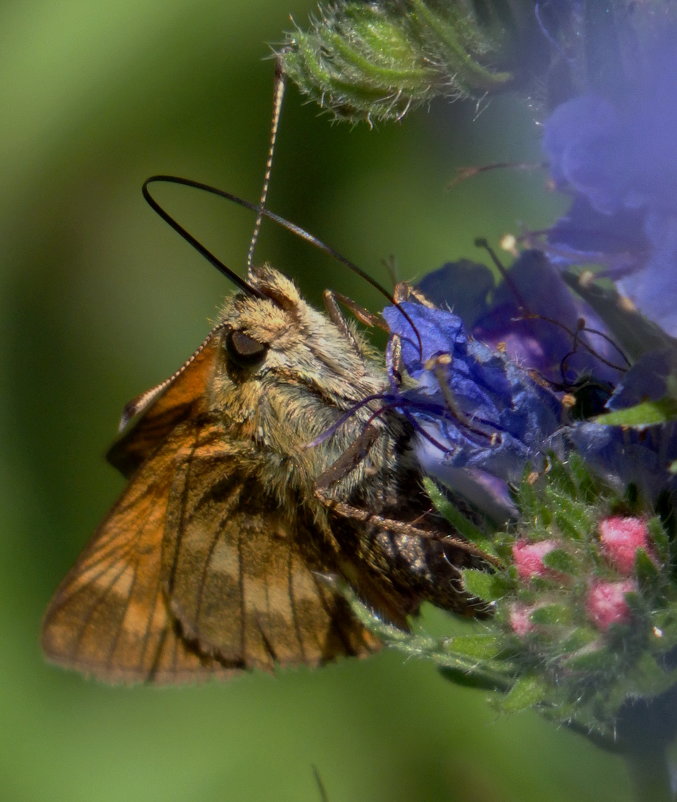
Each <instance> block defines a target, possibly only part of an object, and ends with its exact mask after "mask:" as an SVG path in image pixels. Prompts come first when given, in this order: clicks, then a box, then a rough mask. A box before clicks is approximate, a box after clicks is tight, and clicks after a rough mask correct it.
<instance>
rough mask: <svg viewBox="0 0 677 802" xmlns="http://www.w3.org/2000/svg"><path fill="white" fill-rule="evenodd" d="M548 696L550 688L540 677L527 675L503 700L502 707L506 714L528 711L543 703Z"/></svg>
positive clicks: (515, 683) (517, 682)
mask: <svg viewBox="0 0 677 802" xmlns="http://www.w3.org/2000/svg"><path fill="white" fill-rule="evenodd" d="M547 695H548V686H547V685H546V684H545V682H543V680H542V679H541V678H540V677H536V676H534V675H529V674H527V675H525V676H522V677H520V678H519V679H518V680H516V682H514V683H513V686H512V688H510V690H509V691H508V693H507V694H506V696H505V697H504V698H503V699H502V700H501V703H500V707H501V710H504V711H505V712H506V713H517V712H519V711H520V710H527V709H528V708H530V707H534V705H537V704H538V703H539V702H542V701H543V700H544V699H545V698H546V697H547Z"/></svg>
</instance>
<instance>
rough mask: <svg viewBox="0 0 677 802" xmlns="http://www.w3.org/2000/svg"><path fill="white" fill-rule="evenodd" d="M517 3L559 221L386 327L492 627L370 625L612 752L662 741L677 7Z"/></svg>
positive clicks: (432, 288)
mask: <svg viewBox="0 0 677 802" xmlns="http://www.w3.org/2000/svg"><path fill="white" fill-rule="evenodd" d="M347 5H348V7H353V6H354V5H355V4H350V3H349V4H347ZM382 5H383V4H380V3H378V2H375V3H371V4H369V8H370V13H373V14H378V13H380V11H378V9H380V8H381V6H382ZM400 5H401V9H402V13H403V14H405V11H404V9H406V14H410V13H411V8H413V5H412V6H411V7H410V6H409V5H408V4H407V3H403V4H398V7H399V6H400ZM415 5H416V9H417V13H418V14H419V18H420V19H423V16H421V14H422V12H421V9H424V8H425V7H427V6H434V8H435V9H436V13H440V14H441V13H443V12H442V9H447V12H449V9H451V8H453V9H455V11H454V12H453V13H451V12H449V13H447V12H444V13H445V20H446V23H448V25H449V26H451V28H452V29H453V27H454V24H455V18H456V16H459V15H460V14H461V12H460V11H459V10H458V9H459V8H460V5H461V4H455V3H453V2H448V3H427V2H424V0H420V2H417V3H416V4H415ZM467 5H468V7H469V8H473V9H474V8H475V5H476V4H474V3H473V2H472V1H471V2H469V3H468V4H467ZM509 5H510V9H511V12H512V13H514V15H515V17H514V19H513V22H514V29H515V31H516V33H515V37H516V39H515V41H516V42H517V40H518V39H519V38H520V37H522V41H524V39H523V37H524V36H527V35H528V36H529V37H531V38H530V39H529V41H530V43H531V47H530V48H529V59H530V61H529V63H527V62H526V60H525V62H524V63H523V64H521V65H520V64H519V59H517V60H516V61H512V62H511V64H510V69H511V73H510V75H511V78H513V79H515V81H516V82H517V78H519V79H520V80H521V82H522V87H525V88H526V90H527V92H528V94H529V96H530V100H531V101H532V104H535V99H536V98H538V97H540V99H541V101H542V105H541V112H540V114H541V121H542V122H543V131H544V135H543V150H544V154H545V157H546V159H547V162H548V169H549V173H550V182H549V183H550V184H551V186H552V187H553V188H554V189H555V190H556V191H559V192H562V193H565V194H566V195H567V196H568V197H569V198H570V206H569V209H568V211H567V213H566V214H565V216H564V217H562V218H561V219H559V220H553V222H552V226H551V227H550V228H549V230H548V231H547V232H546V233H545V235H544V236H542V237H541V238H540V239H537V238H536V237H534V236H531V235H530V236H528V237H526V238H524V237H523V238H522V239H521V240H518V241H521V242H522V243H525V244H526V245H528V246H529V247H528V249H525V250H523V251H522V252H518V253H517V254H516V256H515V259H514V263H513V264H512V265H511V266H510V267H509V268H508V269H505V268H503V266H502V265H500V262H499V261H498V259H496V258H495V256H494V255H493V252H491V251H490V253H491V256H492V261H493V262H494V263H495V265H496V266H497V267H498V268H499V269H498V271H497V275H498V278H496V277H495V274H494V273H493V272H492V271H490V270H489V269H488V268H486V267H484V266H482V265H478V264H476V263H473V262H469V261H465V260H462V261H459V262H455V263H451V264H447V265H445V266H443V267H442V268H440V269H438V270H437V271H435V272H434V273H431V274H430V275H428V276H426V277H425V278H424V279H423V280H422V281H421V282H420V284H419V286H418V290H417V292H416V293H414V294H413V297H414V298H416V299H417V300H412V301H407V302H404V303H402V304H400V305H399V306H393V307H390V308H388V309H386V310H385V312H384V317H385V319H386V322H387V324H388V326H389V328H390V331H391V334H392V340H391V343H390V347H389V352H388V357H387V363H388V365H389V370H390V375H391V384H392V396H393V400H392V405H393V406H394V407H396V408H397V409H398V410H399V412H400V413H401V414H402V415H403V416H405V417H406V418H407V419H408V420H409V421H410V423H411V425H412V427H413V429H414V431H415V432H416V444H417V445H416V449H417V455H418V458H419V460H420V463H421V465H422V466H423V468H424V470H425V472H426V473H427V474H428V476H429V477H430V478H431V481H430V482H429V483H428V485H427V486H428V488H429V492H430V494H431V498H432V499H433V501H434V502H435V504H436V506H438V508H439V509H440V510H441V511H443V510H444V508H445V505H448V504H449V498H451V499H452V500H453V499H456V498H459V497H462V499H463V504H462V505H461V507H462V509H464V510H467V509H468V507H469V506H470V508H472V507H474V509H475V513H474V517H473V515H471V517H472V521H471V523H470V525H469V526H468V527H466V529H465V530H464V534H467V533H468V532H472V531H480V530H481V538H480V539H478V544H479V542H480V540H481V543H482V548H486V550H487V553H488V554H489V555H490V556H491V561H490V562H491V565H492V566H493V567H492V569H491V570H488V571H486V572H482V571H479V570H477V569H475V568H473V569H467V570H464V571H463V572H462V574H463V581H464V583H465V587H466V589H467V590H468V592H470V593H472V594H474V595H476V596H478V597H479V598H481V599H484V600H485V601H486V602H488V603H489V604H490V605H491V607H492V609H493V610H494V612H495V615H494V617H493V619H492V620H490V621H489V622H486V623H483V624H482V625H481V627H482V629H481V631H478V634H477V636H476V638H474V639H473V638H470V639H468V637H465V638H464V639H460V640H459V639H457V638H450V639H448V640H447V641H444V642H437V643H433V642H432V641H430V640H425V638H423V639H422V636H407V637H405V636H403V635H402V633H392V632H391V633H390V634H389V633H388V632H387V631H386V630H385V629H384V628H383V627H381V628H380V629H379V624H378V622H376V621H373V620H372V621H371V625H373V626H374V627H375V628H376V629H377V630H379V632H380V634H381V635H382V636H383V637H385V638H386V639H389V640H390V641H391V642H396V643H397V644H398V645H400V647H401V648H406V649H408V650H409V651H413V652H416V653H419V654H426V655H429V656H431V657H432V659H434V660H436V661H437V662H438V663H439V664H440V665H442V666H443V667H444V668H445V671H446V672H447V674H448V675H449V676H450V677H452V678H454V677H456V676H458V675H459V673H461V674H463V676H464V678H465V680H466V681H467V676H468V674H470V675H472V676H473V677H474V678H475V680H476V682H477V683H478V684H484V686H485V687H487V688H492V689H493V690H497V691H499V692H500V696H501V699H502V704H503V706H504V707H505V708H506V709H518V708H520V707H527V706H536V707H537V708H538V709H539V710H541V711H542V712H543V713H544V714H545V715H547V716H549V717H551V718H554V719H556V720H558V721H560V722H565V723H567V724H569V725H571V726H574V727H576V728H578V729H579V730H583V731H586V732H589V733H594V734H595V735H596V736H598V737H601V738H603V739H606V743H607V744H610V743H612V742H614V743H615V744H616V745H619V744H620V745H621V746H625V747H627V748H631V747H630V746H629V744H630V742H631V741H632V739H633V738H634V737H635V735H636V733H637V732H638V731H641V730H642V727H645V729H646V728H653V730H652V731H654V736H655V739H656V741H657V742H658V741H661V748H662V744H663V743H664V741H666V740H667V739H668V737H670V736H672V735H674V732H675V729H677V700H676V697H677V692H676V691H675V688H677V685H676V683H675V681H676V680H677V583H676V577H675V567H674V547H673V545H672V541H673V538H674V529H675V501H676V499H677V496H676V494H675V493H676V491H677V484H676V481H677V342H676V340H675V339H674V338H675V337H677V145H676V144H675V134H674V132H675V130H677V48H676V47H675V41H677V9H675V8H674V4H671V3H669V2H664V1H663V0H647V2H644V3H641V4H637V3H631V2H629V0H618V1H617V2H616V3H604V4H600V3H595V2H594V1H593V0H576V2H573V0H572V2H569V3H548V2H533V3H532V2H526V0H523V1H522V2H516V3H511V4H509ZM397 13H398V12H397V11H392V10H391V11H389V12H388V24H389V25H390V26H397V24H398V23H397ZM333 14H334V19H335V18H336V15H337V14H339V15H340V6H337V7H334V8H333ZM406 14H405V16H406ZM370 24H371V23H370ZM374 24H376V23H375V22H374ZM463 24H464V26H465V28H464V29H463V30H464V31H465V34H467V31H468V30H469V29H471V28H472V27H473V26H476V27H477V29H478V31H480V28H481V25H480V23H478V22H477V19H476V18H475V17H474V16H472V15H470V16H468V17H467V18H465V19H464V20H463ZM332 30H334V29H332ZM436 30H440V28H439V26H438V27H437V28H436ZM445 30H446V31H447V32H448V30H449V29H445ZM460 30H461V28H460V26H459V28H458V29H457V31H460ZM401 31H402V32H403V36H405V38H406V37H408V36H409V35H410V34H411V27H410V20H409V19H408V18H407V19H406V20H405V23H403V26H402V28H401ZM534 31H536V36H535V37H534ZM480 33H481V31H480ZM417 35H420V32H418V33H417ZM479 35H480V34H479V33H478V36H479ZM451 41H452V39H451V37H450V38H448V39H444V40H436V46H439V47H440V48H444V47H445V42H446V45H448V46H449V47H451ZM328 42H329V40H328ZM407 42H410V43H412V42H413V43H414V44H412V47H414V45H415V42H414V39H413V38H411V37H410V38H408V39H407ZM459 42H460V39H456V40H454V47H456V46H458V47H461V48H462V45H460V44H459ZM539 48H540V50H541V51H542V52H543V53H545V54H546V55H544V56H539V57H538V58H534V57H533V53H534V52H535V51H536V50H538V49H539ZM509 50H510V48H509V47H508V44H507V43H506V38H505V37H503V38H502V39H501V40H500V53H501V54H502V56H504V57H505V56H506V53H507V52H508V51H509ZM408 52H409V51H408ZM411 52H413V50H412V51H411ZM492 52H494V53H495V54H496V53H498V52H499V51H492V50H491V47H489V45H487V48H486V49H484V50H483V51H482V59H483V60H484V62H486V63H487V64H488V63H490V62H491V53H492ZM515 53H519V49H516V50H514V51H513V56H514V55H515ZM410 54H411V53H410ZM495 57H496V58H498V55H496V56H495ZM323 58H326V59H328V60H329V61H330V62H331V61H332V58H333V57H332V56H331V51H330V45H329V43H325V50H324V56H323ZM469 58H470V56H469ZM332 63H333V62H332ZM360 64H361V69H363V70H365V71H366V72H369V69H370V67H369V63H368V60H367V59H366V57H365V59H363V60H362V61H361V62H360ZM535 64H538V65H540V66H539V68H538V71H537V70H536V68H535V66H534V65H535ZM544 64H546V65H548V66H547V67H546V68H543V65H544ZM391 66H392V65H391ZM394 70H395V67H394V66H393V67H392V71H391V72H389V73H388V76H389V80H390V79H393V80H394V78H393V76H394ZM530 70H531V72H532V75H531V78H532V80H531V83H530V80H529V79H530V74H529V71H530ZM378 74H379V75H380V74H381V73H380V72H379V73H378ZM318 80H319V79H318ZM470 83H472V82H470ZM515 85H517V83H516V84H515ZM320 88H322V87H320ZM306 91H310V90H308V88H307V87H306ZM322 91H324V89H323V90H322ZM327 91H329V90H327ZM392 91H393V92H394V93H397V91H398V90H397V88H395V89H393V90H392ZM402 91H404V89H403V90H402ZM346 97H347V96H346ZM397 97H404V95H401V96H400V95H397ZM428 97H429V96H428V95H426V98H428ZM345 102H346V104H348V105H349V101H348V100H347V99H346V100H345ZM346 109H347V106H346V107H342V110H343V113H344V114H347V113H348V112H347V111H346ZM367 116H368V115H367ZM450 310H453V312H452V311H450ZM449 517H450V520H453V521H454V522H455V524H456V525H458V520H459V518H458V510H457V511H456V513H455V514H454V516H449ZM487 544H489V545H487ZM358 606H359V605H358ZM363 614H364V615H365V620H368V621H369V615H368V613H365V612H364V611H363ZM478 626H479V625H478ZM640 702H641V705H640V706H639V707H638V705H639V704H640ZM638 710H639V711H640V712H639V713H638ZM659 720H660V721H661V722H662V723H661V725H660V726H658V725H656V722H657V721H659ZM628 722H632V723H631V724H629V723H628ZM646 722H652V724H651V725H649V724H647V723H646ZM659 733H660V734H659ZM643 736H644V737H649V736H647V733H646V732H644V733H643ZM661 739H662V740H661Z"/></svg>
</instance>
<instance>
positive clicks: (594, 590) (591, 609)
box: [585, 579, 637, 632]
mask: <svg viewBox="0 0 677 802" xmlns="http://www.w3.org/2000/svg"><path fill="white" fill-rule="evenodd" d="M636 590H637V584H636V582H635V580H634V579H623V580H621V581H620V582H595V583H594V584H593V585H592V586H591V588H590V590H589V591H588V595H587V598H586V600H585V610H586V612H587V614H588V618H589V619H590V620H591V621H592V623H593V624H594V625H595V626H596V627H597V629H600V630H602V632H606V630H607V629H609V627H610V626H611V625H612V624H624V623H626V622H627V621H629V620H630V613H631V610H630V607H629V605H628V603H627V601H626V600H625V594H626V593H630V592H631V591H636Z"/></svg>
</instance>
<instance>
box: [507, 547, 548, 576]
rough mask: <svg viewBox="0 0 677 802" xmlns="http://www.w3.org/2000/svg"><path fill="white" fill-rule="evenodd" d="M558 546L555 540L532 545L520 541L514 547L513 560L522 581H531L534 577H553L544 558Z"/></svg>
mask: <svg viewBox="0 0 677 802" xmlns="http://www.w3.org/2000/svg"><path fill="white" fill-rule="evenodd" d="M557 546H558V544H557V541H555V540H539V541H537V542H536V543H531V542H530V541H528V540H518V541H517V542H516V543H514V544H513V547H512V558H513V560H514V562H515V566H516V568H517V574H518V576H519V578H520V579H531V577H533V576H546V575H551V576H552V572H551V571H549V569H548V568H546V566H545V565H544V564H543V558H544V557H545V555H546V554H549V553H550V552H551V551H552V550H553V549H556V548H557Z"/></svg>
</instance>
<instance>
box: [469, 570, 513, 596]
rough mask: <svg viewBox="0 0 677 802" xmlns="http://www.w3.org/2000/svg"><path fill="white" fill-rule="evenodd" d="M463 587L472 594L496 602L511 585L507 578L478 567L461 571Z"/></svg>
mask: <svg viewBox="0 0 677 802" xmlns="http://www.w3.org/2000/svg"><path fill="white" fill-rule="evenodd" d="M461 581H462V582H463V588H464V589H465V590H466V591H467V592H468V593H469V594H470V595H471V596H477V598H478V599H482V601H486V602H494V601H497V600H498V599H500V598H502V597H503V596H505V594H506V592H507V590H508V589H509V587H510V586H509V585H508V584H507V582H506V580H505V579H502V578H500V577H498V576H497V575H496V574H491V573H488V572H486V571H478V570H477V569H476V568H466V569H464V570H462V571H461Z"/></svg>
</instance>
